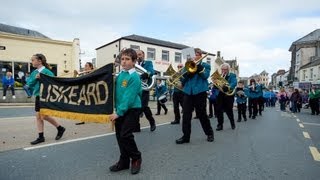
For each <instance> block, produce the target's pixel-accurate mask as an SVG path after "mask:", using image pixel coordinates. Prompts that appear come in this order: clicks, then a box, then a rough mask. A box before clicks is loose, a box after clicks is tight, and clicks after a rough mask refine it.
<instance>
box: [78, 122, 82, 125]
mask: <svg viewBox="0 0 320 180" xmlns="http://www.w3.org/2000/svg"><path fill="white" fill-rule="evenodd" d="M82 124H84V122H79V123H76V125H82Z"/></svg>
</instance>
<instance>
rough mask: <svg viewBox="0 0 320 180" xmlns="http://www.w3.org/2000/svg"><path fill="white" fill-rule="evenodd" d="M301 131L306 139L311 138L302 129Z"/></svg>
mask: <svg viewBox="0 0 320 180" xmlns="http://www.w3.org/2000/svg"><path fill="white" fill-rule="evenodd" d="M302 133H303V136H304V137H305V138H306V139H311V138H310V135H309V133H308V132H304V131H303V132H302Z"/></svg>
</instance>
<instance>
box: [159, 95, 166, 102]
mask: <svg viewBox="0 0 320 180" xmlns="http://www.w3.org/2000/svg"><path fill="white" fill-rule="evenodd" d="M158 100H159V102H160V104H164V103H166V102H167V94H162V95H161V96H160V97H159V98H158Z"/></svg>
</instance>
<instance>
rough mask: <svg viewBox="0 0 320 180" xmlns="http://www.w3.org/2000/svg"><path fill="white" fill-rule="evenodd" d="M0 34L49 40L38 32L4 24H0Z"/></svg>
mask: <svg viewBox="0 0 320 180" xmlns="http://www.w3.org/2000/svg"><path fill="white" fill-rule="evenodd" d="M0 32H5V33H11V34H17V35H23V36H30V37H35V38H46V39H50V38H49V37H47V36H45V35H43V34H41V33H39V32H38V31H34V30H30V29H25V28H21V27H15V26H10V25H6V24H2V23H0Z"/></svg>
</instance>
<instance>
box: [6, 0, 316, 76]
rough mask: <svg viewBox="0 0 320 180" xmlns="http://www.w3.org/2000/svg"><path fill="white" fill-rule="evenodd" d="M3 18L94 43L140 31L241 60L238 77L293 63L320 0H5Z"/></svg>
mask: <svg viewBox="0 0 320 180" xmlns="http://www.w3.org/2000/svg"><path fill="white" fill-rule="evenodd" d="M0 2H1V6H0V12H1V16H0V23H4V24H8V25H12V26H19V27H23V28H28V29H32V30H36V31H39V32H40V33H42V34H44V35H46V36H49V37H50V38H52V39H57V40H66V41H72V40H73V38H80V46H81V50H82V51H83V52H85V54H84V55H82V57H81V58H82V59H83V60H84V61H88V60H90V59H92V58H93V57H96V51H95V48H97V47H99V46H101V45H104V44H106V43H109V42H111V41H113V40H115V39H116V38H120V37H122V36H127V35H131V34H137V35H142V36H147V37H152V38H157V39H161V40H166V41H171V42H176V43H182V44H185V45H188V46H193V47H200V48H201V49H203V50H206V51H209V52H212V53H216V51H221V53H222V56H223V57H224V59H227V60H228V59H234V58H235V57H236V58H237V60H238V63H239V65H240V76H250V75H252V74H254V73H260V72H262V71H263V70H266V71H267V72H268V73H269V74H272V73H274V72H276V71H277V70H278V69H286V70H288V68H289V67H290V60H291V54H290V52H289V51H288V49H289V47H290V45H291V43H292V42H293V41H295V40H297V39H299V38H301V37H303V36H304V35H307V34H308V33H310V32H312V31H314V30H315V29H318V28H320V1H319V0H304V1H301V0H261V1H258V0H241V1H240V0H234V1H230V0H229V1H228V0H116V1H115V0H87V1H84V0H55V1H52V0H50V1H49V0H42V1H39V0H28V1H18V0H10V1H5V0H0Z"/></svg>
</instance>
